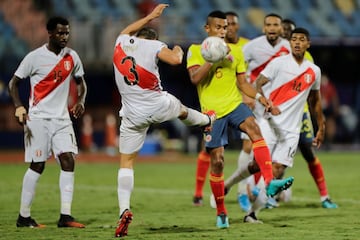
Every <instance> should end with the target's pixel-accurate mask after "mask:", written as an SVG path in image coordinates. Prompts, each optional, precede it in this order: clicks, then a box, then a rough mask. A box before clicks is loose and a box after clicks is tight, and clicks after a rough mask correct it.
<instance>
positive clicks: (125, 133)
mask: <svg viewBox="0 0 360 240" xmlns="http://www.w3.org/2000/svg"><path fill="white" fill-rule="evenodd" d="M154 105H158V106H159V108H158V110H156V111H154V112H153V113H151V114H148V116H144V117H142V116H123V117H122V119H121V123H120V140H119V150H120V152H121V153H125V154H132V153H135V152H138V151H139V150H140V149H141V147H142V146H143V144H144V141H145V137H146V132H147V130H148V129H149V126H150V125H151V124H152V123H161V122H165V121H168V120H171V119H175V118H177V117H179V115H180V111H181V106H182V104H181V102H180V101H179V100H178V99H177V98H176V97H174V96H173V95H171V94H164V95H163V97H162V98H160V101H158V102H157V103H154Z"/></svg>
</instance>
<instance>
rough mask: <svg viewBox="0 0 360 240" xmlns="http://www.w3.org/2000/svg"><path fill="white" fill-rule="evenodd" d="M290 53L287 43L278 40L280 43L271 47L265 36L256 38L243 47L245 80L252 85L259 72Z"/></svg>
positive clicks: (283, 40) (286, 41) (281, 39)
mask: <svg viewBox="0 0 360 240" xmlns="http://www.w3.org/2000/svg"><path fill="white" fill-rule="evenodd" d="M290 51H291V48H290V44H289V41H288V40H286V39H283V38H280V41H279V42H278V43H277V44H276V45H275V46H272V45H271V44H270V43H269V41H268V40H267V39H266V36H265V35H263V36H260V37H257V38H255V39H253V40H251V41H250V42H248V43H247V44H245V45H244V48H243V52H244V57H245V61H246V62H247V64H248V66H247V71H246V75H247V77H248V78H247V79H248V81H249V82H250V83H254V81H255V80H256V78H257V76H259V74H260V72H261V71H262V70H263V69H264V68H265V67H266V65H267V64H268V63H269V62H270V61H271V60H273V59H274V58H276V57H279V56H282V55H286V54H289V53H290Z"/></svg>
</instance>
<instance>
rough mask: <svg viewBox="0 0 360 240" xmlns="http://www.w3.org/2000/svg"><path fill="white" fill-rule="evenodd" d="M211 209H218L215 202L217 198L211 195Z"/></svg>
mask: <svg viewBox="0 0 360 240" xmlns="http://www.w3.org/2000/svg"><path fill="white" fill-rule="evenodd" d="M210 207H212V208H216V201H215V196H214V194H211V195H210Z"/></svg>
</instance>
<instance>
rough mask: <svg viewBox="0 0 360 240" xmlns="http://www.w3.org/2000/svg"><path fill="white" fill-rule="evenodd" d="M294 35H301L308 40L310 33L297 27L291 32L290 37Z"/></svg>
mask: <svg viewBox="0 0 360 240" xmlns="http://www.w3.org/2000/svg"><path fill="white" fill-rule="evenodd" d="M294 33H302V34H304V35H305V36H306V38H307V39H308V40H310V33H309V31H308V30H306V29H305V28H301V27H298V28H295V29H294V30H293V31H292V32H291V36H292V35H293V34H294Z"/></svg>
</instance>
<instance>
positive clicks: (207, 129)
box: [204, 110, 216, 134]
mask: <svg viewBox="0 0 360 240" xmlns="http://www.w3.org/2000/svg"><path fill="white" fill-rule="evenodd" d="M205 114H206V115H207V116H208V117H209V121H210V122H209V124H208V125H206V126H205V128H204V133H205V134H209V133H210V132H211V130H212V127H213V125H214V122H215V120H216V113H215V111H213V110H210V111H207V112H206V113H205Z"/></svg>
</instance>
